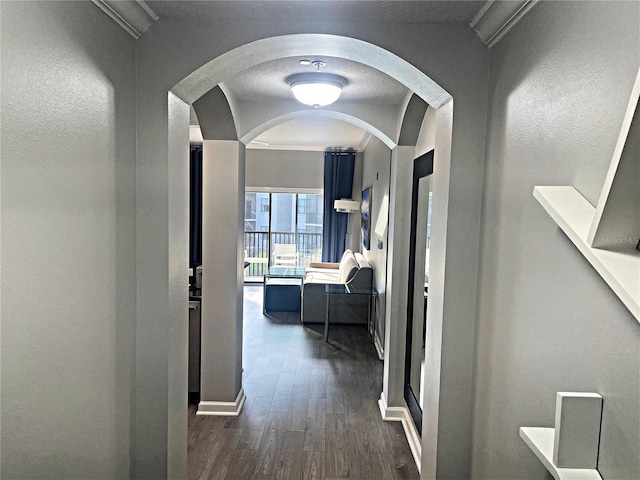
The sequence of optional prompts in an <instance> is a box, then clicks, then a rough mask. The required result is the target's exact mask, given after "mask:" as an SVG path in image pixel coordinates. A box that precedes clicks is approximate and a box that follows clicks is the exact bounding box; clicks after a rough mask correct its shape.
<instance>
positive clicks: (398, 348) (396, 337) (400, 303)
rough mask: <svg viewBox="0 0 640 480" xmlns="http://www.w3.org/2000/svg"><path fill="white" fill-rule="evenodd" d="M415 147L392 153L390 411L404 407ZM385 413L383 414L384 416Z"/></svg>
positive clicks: (385, 394) (386, 388)
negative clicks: (392, 408)
mask: <svg viewBox="0 0 640 480" xmlns="http://www.w3.org/2000/svg"><path fill="white" fill-rule="evenodd" d="M414 159H415V147H396V148H395V149H394V150H393V151H392V153H391V180H390V185H391V188H390V200H389V237H388V240H387V241H388V246H387V252H388V259H387V295H386V300H387V304H386V311H385V332H386V334H385V340H384V351H385V358H384V377H383V387H382V401H383V403H386V405H387V406H388V407H403V406H405V401H404V356H405V343H406V330H407V328H406V327H407V322H406V318H407V292H408V290H407V277H408V275H409V232H410V227H411V185H412V182H413V161H414ZM383 413H384V412H383Z"/></svg>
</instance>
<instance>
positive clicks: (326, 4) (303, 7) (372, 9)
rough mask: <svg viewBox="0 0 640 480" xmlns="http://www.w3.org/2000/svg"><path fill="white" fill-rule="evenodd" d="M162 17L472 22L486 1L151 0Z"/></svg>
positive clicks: (149, 2) (153, 6)
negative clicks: (193, 0) (200, 0)
mask: <svg viewBox="0 0 640 480" xmlns="http://www.w3.org/2000/svg"><path fill="white" fill-rule="evenodd" d="M147 4H149V6H151V8H152V9H153V10H154V11H155V13H157V14H158V15H159V16H160V17H164V18H189V19H193V18H194V15H195V16H196V17H198V18H200V19H202V20H234V19H238V20H240V19H242V20H247V19H265V20H282V21H297V22H300V21H329V22H330V21H333V20H336V19H340V20H343V21H344V20H353V21H365V22H399V23H465V24H466V23H469V22H471V21H472V20H473V19H474V17H475V16H476V14H477V13H478V12H479V11H480V9H481V8H482V7H483V5H484V4H485V2H484V1H462V0H445V1H433V0H430V1H402V0H386V1H367V0H365V1H362V0H302V1H300V0H298V1H286V0H259V1H240V0H235V1H207V2H189V1H184V2H183V1H176V2H167V1H153V0H152V1H147Z"/></svg>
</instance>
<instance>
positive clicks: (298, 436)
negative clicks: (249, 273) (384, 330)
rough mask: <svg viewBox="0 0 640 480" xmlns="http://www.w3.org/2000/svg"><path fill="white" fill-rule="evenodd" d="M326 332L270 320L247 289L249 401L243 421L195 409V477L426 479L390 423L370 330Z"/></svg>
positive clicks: (257, 290) (286, 319)
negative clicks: (382, 406)
mask: <svg viewBox="0 0 640 480" xmlns="http://www.w3.org/2000/svg"><path fill="white" fill-rule="evenodd" d="M320 331H321V328H320V326H318V328H316V329H315V331H314V329H310V328H307V327H303V326H302V325H301V324H300V320H299V317H298V316H297V314H296V315H294V314H287V313H279V314H275V316H273V317H269V316H263V315H262V289H261V287H253V286H251V287H245V300H244V378H243V386H244V390H245V394H246V396H247V400H246V403H245V405H244V408H243V409H242V412H241V414H240V415H239V416H238V417H214V416H197V415H195V406H191V407H190V409H189V478H190V479H220V480H222V479H234V480H236V479H237V480H248V479H341V478H350V479H356V478H358V479H359V478H363V479H376V480H377V479H418V478H419V474H418V471H417V469H416V466H415V463H414V460H413V457H412V456H411V451H410V450H409V445H408V444H407V440H406V438H405V435H404V432H403V430H402V426H401V424H400V423H398V422H384V421H382V419H381V417H380V410H379V408H378V404H377V401H378V398H379V397H380V392H381V391H382V362H381V361H380V360H379V359H378V358H377V356H376V352H375V348H374V347H373V345H372V344H371V343H370V342H369V340H368V338H369V337H368V335H367V331H366V328H365V327H358V326H336V327H332V329H331V333H330V337H331V341H332V344H331V345H327V344H326V343H325V342H324V341H323V338H322V335H321V334H320Z"/></svg>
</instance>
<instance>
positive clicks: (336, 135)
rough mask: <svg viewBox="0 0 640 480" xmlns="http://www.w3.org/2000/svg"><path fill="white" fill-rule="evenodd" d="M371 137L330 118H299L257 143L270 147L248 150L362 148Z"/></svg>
mask: <svg viewBox="0 0 640 480" xmlns="http://www.w3.org/2000/svg"><path fill="white" fill-rule="evenodd" d="M369 138H370V134H369V133H368V132H366V131H364V130H363V129H361V128H360V127H356V126H355V125H352V124H350V123H346V122H343V121H341V120H335V119H333V118H300V119H296V120H290V121H288V122H284V123H281V124H280V125H277V126H275V127H273V128H271V129H269V130H267V131H266V132H264V133H263V134H262V135H259V136H258V137H257V138H256V140H258V141H260V142H267V143H268V144H269V145H259V144H255V143H250V144H249V145H247V148H256V149H272V150H317V151H324V150H326V149H327V148H356V149H359V148H362V147H363V146H364V144H365V143H366V142H367V141H368V140H369Z"/></svg>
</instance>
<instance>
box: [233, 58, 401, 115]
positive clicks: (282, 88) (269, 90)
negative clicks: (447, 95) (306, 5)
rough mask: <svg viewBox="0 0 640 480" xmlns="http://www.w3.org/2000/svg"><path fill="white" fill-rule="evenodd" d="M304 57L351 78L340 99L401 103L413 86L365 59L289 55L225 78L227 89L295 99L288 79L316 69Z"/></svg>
mask: <svg viewBox="0 0 640 480" xmlns="http://www.w3.org/2000/svg"><path fill="white" fill-rule="evenodd" d="M300 60H310V61H313V60H321V61H323V62H325V63H326V65H325V66H324V67H322V68H321V71H322V72H326V73H333V74H336V75H340V76H342V77H344V78H346V79H347V85H346V86H345V87H344V88H343V90H342V95H341V96H340V99H339V100H338V102H340V103H368V104H374V105H382V104H393V105H396V104H399V103H401V102H402V100H403V99H404V98H405V97H406V96H407V93H408V92H409V90H408V89H407V88H406V87H405V86H403V85H402V84H401V83H399V82H397V81H396V80H394V79H393V78H391V77H390V76H388V75H386V74H385V73H383V72H381V71H379V70H376V69H374V68H371V67H369V66H367V65H363V64H362V63H358V62H354V61H351V60H346V59H343V58H335V57H315V56H314V57H309V56H306V57H289V58H280V59H277V60H272V61H269V62H265V63H261V64H259V65H255V66H252V67H249V68H248V69H247V70H244V71H243V72H241V73H239V74H238V75H235V76H233V77H231V78H228V79H227V80H225V82H224V84H223V85H224V88H226V90H225V93H226V92H229V93H231V94H232V96H233V98H234V99H235V100H240V101H256V102H260V101H266V100H273V99H282V100H291V99H292V98H293V95H292V93H291V89H290V88H289V85H288V84H287V82H286V79H287V77H289V76H290V75H293V74H296V73H309V72H314V71H315V70H316V68H315V67H314V66H313V65H307V66H304V65H301V64H300Z"/></svg>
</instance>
